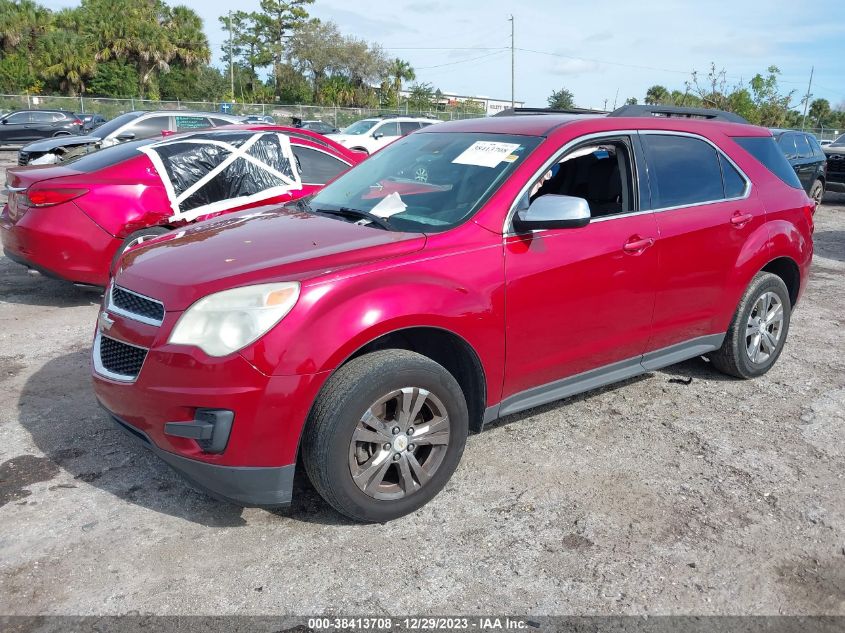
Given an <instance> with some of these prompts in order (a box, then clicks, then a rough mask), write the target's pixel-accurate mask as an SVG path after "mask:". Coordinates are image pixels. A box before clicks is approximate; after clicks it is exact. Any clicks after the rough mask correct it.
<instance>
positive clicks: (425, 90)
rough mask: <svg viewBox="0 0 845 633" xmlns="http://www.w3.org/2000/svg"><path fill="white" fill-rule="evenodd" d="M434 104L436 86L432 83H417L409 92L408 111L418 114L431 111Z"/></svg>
mask: <svg viewBox="0 0 845 633" xmlns="http://www.w3.org/2000/svg"><path fill="white" fill-rule="evenodd" d="M433 102H434V86H432V85H431V84H430V83H415V84H412V85H411V87H410V89H409V90H408V109H409V110H414V111H416V112H424V111H427V110H431V106H432V104H433Z"/></svg>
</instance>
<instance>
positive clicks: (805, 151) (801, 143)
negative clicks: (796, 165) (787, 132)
mask: <svg viewBox="0 0 845 633" xmlns="http://www.w3.org/2000/svg"><path fill="white" fill-rule="evenodd" d="M795 149H796V150H798V156H800V157H801V158H812V157H813V149H812V148H811V147H810V143H809V142H808V141H807V135H806V134H796V135H795Z"/></svg>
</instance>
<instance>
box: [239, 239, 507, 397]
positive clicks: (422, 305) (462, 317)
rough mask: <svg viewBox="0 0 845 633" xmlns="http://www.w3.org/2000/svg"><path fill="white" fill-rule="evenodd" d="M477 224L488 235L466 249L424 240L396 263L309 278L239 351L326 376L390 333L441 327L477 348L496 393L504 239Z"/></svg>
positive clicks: (271, 365) (282, 371)
mask: <svg viewBox="0 0 845 633" xmlns="http://www.w3.org/2000/svg"><path fill="white" fill-rule="evenodd" d="M476 230H477V231H478V232H479V233H478V234H479V235H481V236H486V238H485V239H484V243H481V244H477V245H476V246H475V247H473V248H470V249H467V250H462V251H460V252H437V249H429V248H426V249H424V250H423V251H422V252H419V253H415V254H414V255H415V257H413V258H411V259H410V261H406V262H402V263H399V264H397V265H394V266H388V267H383V264H382V268H381V269H378V268H376V269H373V270H371V271H368V272H366V273H364V274H356V275H352V276H348V277H345V278H341V279H334V280H330V281H323V282H320V281H319V280H316V282H315V283H309V284H306V285H304V286H303V288H302V290H301V293H300V299H299V302H298V303H297V305H296V307H295V308H294V309H293V310H292V311H291V313H290V314H289V315H288V316H287V317H285V318H284V319H283V320H282V321H281V322H280V323H279V325H277V326H276V327H275V328H274V329H273V330H272V331H271V332H269V333H268V334H267V335H266V336H264V337H263V338H262V339H259V341H257V342H256V343H255V344H254V345H251V346H250V347H248V348H246V349H244V350H242V352H241V354H242V355H243V356H244V357H245V358H246V360H248V361H249V362H250V363H252V364H253V366H255V367H256V368H257V369H259V370H260V371H261V372H263V373H265V374H268V375H271V374H272V375H296V374H325V375H326V377H327V376H328V375H329V374H330V373H331V372H332V371H333V370H335V369H336V368H337V367H339V366H340V365H342V364H343V362H344V361H345V360H347V359H348V358H349V357H351V356H352V355H354V354H355V352H356V351H358V350H359V349H361V348H362V347H364V346H365V345H367V344H368V343H370V342H372V341H374V340H376V339H378V338H380V337H382V336H384V335H385V334H389V333H392V332H397V331H400V330H404V329H408V328H416V327H427V328H437V329H440V330H444V331H446V332H449V333H452V334H454V335H455V336H458V337H460V338H461V339H463V340H464V341H466V343H467V344H468V345H469V346H470V347H471V348H472V349H473V350H474V352H475V354H476V356H477V357H478V359H479V361H480V363H481V365H482V369H483V371H484V375H485V377H486V379H487V384H488V386H487V394H488V400H489V401H490V402H496V401H498V399H499V397H500V392H501V386H502V379H503V367H504V355H505V337H504V331H505V329H504V328H505V317H504V298H505V294H504V268H503V266H504V264H503V257H502V248H503V247H502V242H501V236H494V235H492V234H490V233H488V232H487V231H484V230H483V229H480V228H479V227H476ZM443 257H448V258H449V260H450V262H449V265H448V266H444V265H443V262H442V261H440V260H441V259H442V258H443Z"/></svg>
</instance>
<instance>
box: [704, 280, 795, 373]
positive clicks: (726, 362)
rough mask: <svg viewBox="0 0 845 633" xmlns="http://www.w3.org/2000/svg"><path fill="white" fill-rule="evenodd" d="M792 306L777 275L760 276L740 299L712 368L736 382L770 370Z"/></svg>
mask: <svg viewBox="0 0 845 633" xmlns="http://www.w3.org/2000/svg"><path fill="white" fill-rule="evenodd" d="M791 312H792V303H791V301H790V299H789V291H788V290H787V288H786V284H785V283H783V280H782V279H781V278H780V277H778V276H777V275H773V274H772V273H766V272H760V273H757V275H756V276H755V277H754V279H752V280H751V284H750V285H749V286H748V289H747V290H746V291H745V294H744V295H743V296H742V300H741V301H740V302H739V307H738V308H737V310H736V314H735V315H734V318H733V321H731V325H730V327H729V328H728V332H727V334H726V336H725V340H724V342H723V343H722V347H721V348H720V349H719V350H718V351H716V352H713V353H712V354H710V360H711V361H712V363H713V365H714V366H715V367H716V368H717V369H718V370H719V371H721V372H723V373H725V374H729V375H731V376H736V377H737V378H756V377H757V376H762V375H763V374H765V373H766V372H767V371H769V370H770V369H771V368H772V365H774V364H775V361H776V360H777V359H778V356H780V353H781V352H782V351H783V346H784V343H785V342H786V335H787V332H788V331H789V318H790V314H791Z"/></svg>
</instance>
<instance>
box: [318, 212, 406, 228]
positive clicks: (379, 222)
mask: <svg viewBox="0 0 845 633" xmlns="http://www.w3.org/2000/svg"><path fill="white" fill-rule="evenodd" d="M314 213H325V214H327V215H339V216H343V217H348V218H358V219H359V220H369V221H370V222H371V223H372V224H375V225H376V226H378V227H380V228H382V229H384V230H385V231H392V230H393V229H392V227H391V226H390V224H389V222H388V221H387V219H386V218H380V217H379V216H377V215H374V214H372V213H370V212H369V211H362V210H361V209H353V208H352V207H339V208H337V209H315V210H314Z"/></svg>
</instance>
